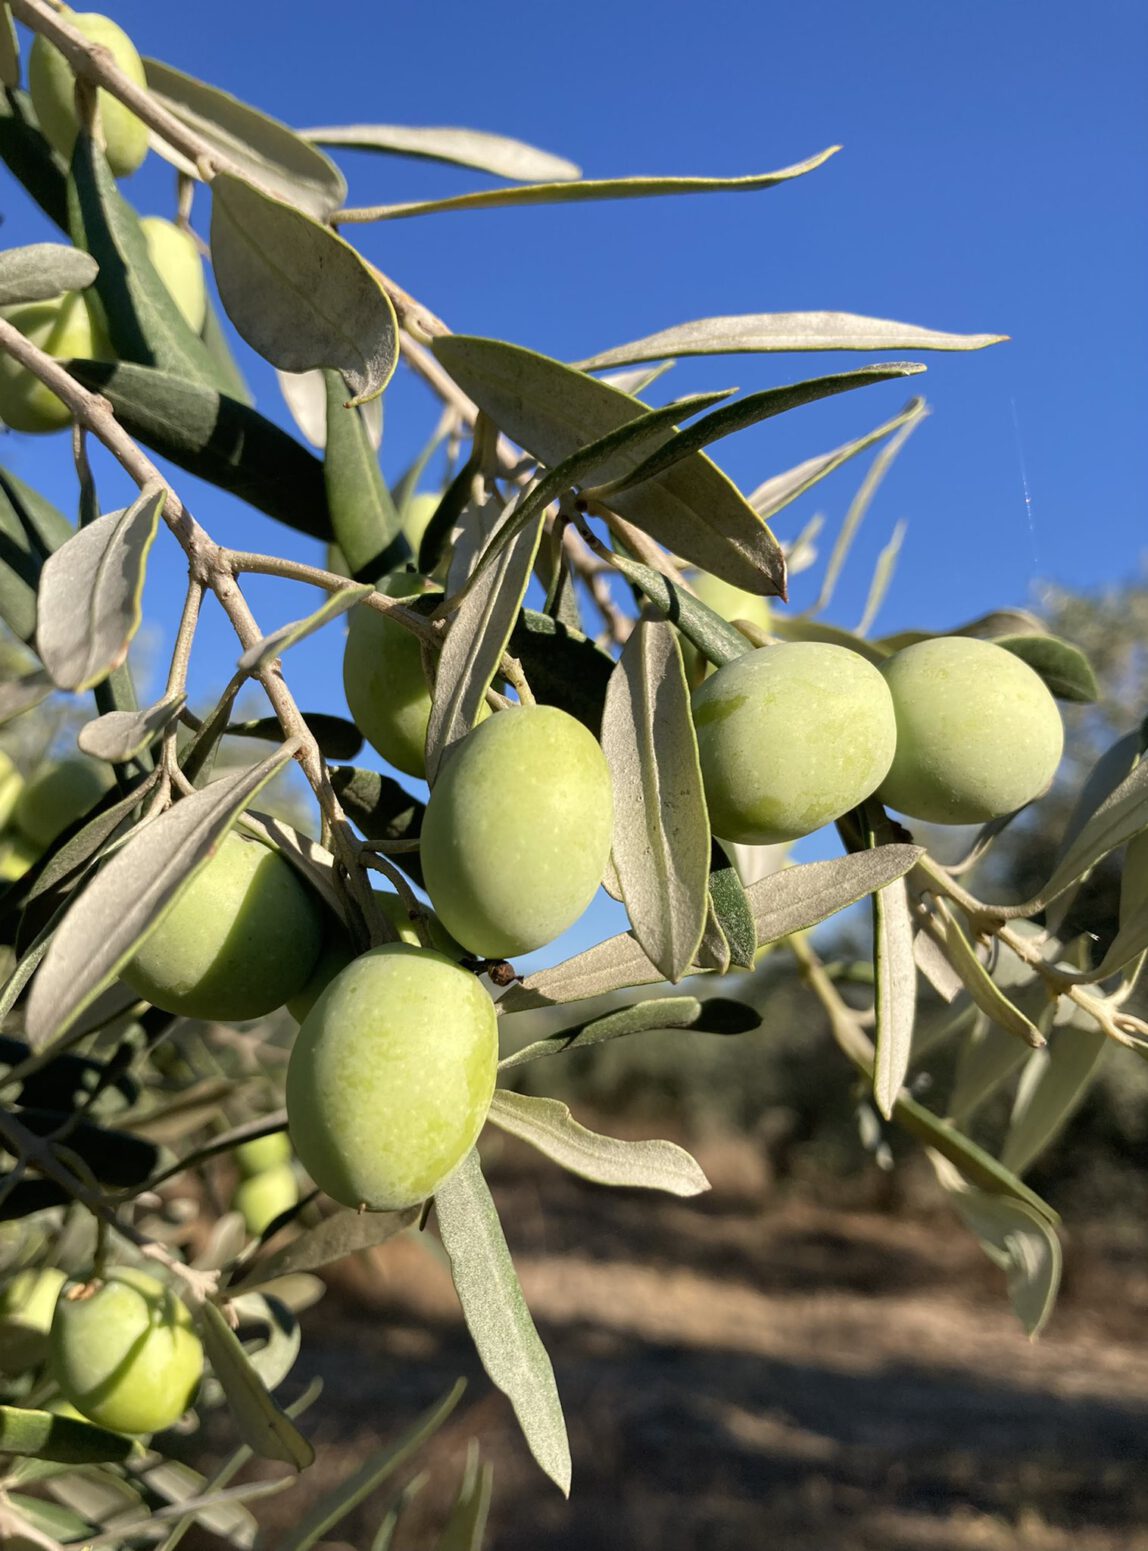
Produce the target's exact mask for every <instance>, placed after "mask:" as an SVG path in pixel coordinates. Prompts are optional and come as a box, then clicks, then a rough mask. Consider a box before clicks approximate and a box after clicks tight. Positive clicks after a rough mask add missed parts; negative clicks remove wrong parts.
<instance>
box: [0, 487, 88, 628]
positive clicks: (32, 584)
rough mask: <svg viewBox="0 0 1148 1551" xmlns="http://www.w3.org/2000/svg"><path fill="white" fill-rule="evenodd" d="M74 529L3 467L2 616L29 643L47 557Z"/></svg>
mask: <svg viewBox="0 0 1148 1551" xmlns="http://www.w3.org/2000/svg"><path fill="white" fill-rule="evenodd" d="M73 531H74V529H73V527H72V524H71V523H70V522H69V521H68V519H67V518H66V517H65V516H64V515H63V513H61V512H59V511H57V510H56V508H55V507H54V506H53V505H52V503H51V502H50V501H46V500H45V499H44V497H43V496H42V495H40V493H39V492H38V491H36V490H33V489H32V487H31V486H30V485H26V484H25V483H24V482H23V480H21V479H17V478H16V476H15V474H12V473H10V472H9V471H8V470H7V469H5V468H0V619H3V621H4V623H5V624H6V625H7V626H8V627H9V629H11V630H12V631H13V633H14V634H15V635H17V636H18V637H19V638H20V640H21V641H23V642H25V643H26V644H28V645H30V644H31V642H32V639H33V637H34V635H35V633H36V592H37V589H38V587H39V585H40V572H41V570H42V569H43V565H44V561H45V560H46V559H47V558H48V556H49V555H50V554H51V553H52V552H53V550H56V549H59V547H60V545H61V544H63V543H65V542H66V541H67V540H68V539H69V538H71V536H72V533H73Z"/></svg>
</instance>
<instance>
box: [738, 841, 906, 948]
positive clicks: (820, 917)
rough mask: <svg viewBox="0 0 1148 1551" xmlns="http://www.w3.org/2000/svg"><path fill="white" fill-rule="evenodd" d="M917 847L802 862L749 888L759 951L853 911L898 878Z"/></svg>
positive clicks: (883, 848)
mask: <svg viewBox="0 0 1148 1551" xmlns="http://www.w3.org/2000/svg"><path fill="white" fill-rule="evenodd" d="M923 854H924V853H923V851H922V848H921V847H920V846H912V845H885V846H875V847H874V848H873V849H872V850H871V851H858V852H855V853H854V854H853V855H851V856H839V857H835V858H834V859H833V860H832V861H828V862H805V863H803V864H801V865H800V866H797V867H783V868H782V869H781V871H780V872H775V873H773V874H772V875H771V876H770V877H767V878H762V879H760V880H759V882H757V883H752V884H750V886H749V888H748V889H746V891H745V892H746V898H747V899H748V900H749V904H750V908H751V910H752V911H753V919H754V925H755V927H756V929H757V941H758V944H759V945H760V946H764V945H765V944H766V943H770V942H777V941H778V940H779V939H780V938H782V937H789V936H791V935H792V934H793V933H794V932H803V931H805V930H806V929H807V928H808V927H810V926H816V925H817V923H818V922H819V921H825V920H827V919H828V918H829V917H830V916H832V915H836V914H837V912H838V911H839V910H844V909H845V908H846V907H847V906H848V905H854V904H856V903H857V901H858V900H859V899H864V898H865V896H866V895H867V894H872V893H873V892H874V891H875V890H876V889H882V888H885V887H886V886H887V885H888V884H890V883H893V882H895V881H896V880H897V879H898V878H903V877H904V876H905V874H906V873H907V872H908V871H909V869H910V868H911V867H913V866H914V865H915V864H916V863H917V861H918V860H919V859H920V857H921V856H922V855H923Z"/></svg>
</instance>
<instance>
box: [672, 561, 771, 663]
mask: <svg viewBox="0 0 1148 1551" xmlns="http://www.w3.org/2000/svg"><path fill="white" fill-rule="evenodd" d="M687 580H688V582H689V584H690V586H691V587H692V588H693V589H694V591H695V592H696V593H697V595H698V597H699V598H700V599H701V601H702V602H703V603H704V604H705V605H706V607H707V608H710V609H712V610H713V611H714V613H715V614H718V615H720V616H721V618H722V619H725V620H728V621H729V623H730V624H732V623H733V621H734V620H735V619H744V620H747V621H748V622H749V623H750V624H751V625H758V626H759V627H760V628H761V629H762V630H770V629H771V628H772V625H773V613H772V610H771V609H770V606H769V599H768V598H761V597H758V596H757V595H756V594H755V593H752V592H743V591H742V589H741V588H740V587H735V586H734V585H733V583H732V582H723V581H722V579H721V577H720V576H711V575H710V573H709V572H708V571H697V572H694V573H691V574H690V575H689V576H688V577H687ZM681 642H682V659H683V661H684V662H685V665H686V677H687V678H688V679H689V681H690V683H691V684H697V683H699V682H700V681H701V680H702V679H703V678H705V677H706V676H707V675H708V674H710V673H712V672H713V671H714V667H713V664H712V663H711V662H708V661H707V660H706V659H705V658H704V657H703V656H702V654H701V653H700V652H699V651H698V649H697V647H696V646H694V644H693V643H692V642H691V641H688V640H687V639H686V637H685V636H682V638H681Z"/></svg>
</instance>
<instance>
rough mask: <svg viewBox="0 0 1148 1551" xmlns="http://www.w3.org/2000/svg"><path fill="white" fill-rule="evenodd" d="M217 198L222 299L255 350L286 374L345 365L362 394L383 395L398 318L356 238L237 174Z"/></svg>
mask: <svg viewBox="0 0 1148 1551" xmlns="http://www.w3.org/2000/svg"><path fill="white" fill-rule="evenodd" d="M211 196H212V197H211V257H212V264H213V266H214V269H215V280H216V284H217V286H218V288H219V299H220V301H221V302H222V303H223V307H224V311H225V312H226V313H227V315H228V317H229V318H230V319H231V321H232V323H234V324H235V327H236V328H237V329H238V331H239V333H240V334H241V335H242V336H243V338H244V339H245V340H246V341H247V343H248V344H249V345H250V346H251V347H252V349H253V350H257V351H258V352H259V354H260V355H261V356H263V358H264V359H265V360H267V361H270V362H271V364H272V366H277V367H279V368H280V369H281V370H282V371H285V372H303V371H307V370H308V369H309V368H312V367H320V366H322V367H329V368H331V370H333V371H338V372H341V373H342V374H343V376H344V377H345V378H346V379H347V382H348V383H349V384H350V386H351V390H352V392H353V393H354V394H355V399H354V401H353V402H356V403H358V402H362V401H364V400H366V399H371V398H374V397H376V396H377V395H378V394H380V393H381V392H382V391H383V389H384V388H385V387H386V385H387V383H388V382H389V381H390V380H391V375H392V373H393V372H394V369H395V363H396V362H397V360H398V352H399V345H398V324H397V322H396V320H395V309H394V308H393V307H392V305H391V301H390V298H389V297H388V295H387V293H386V292H385V291H384V290H383V288H382V286H381V284H380V283H379V280H378V279H377V277H376V276H375V275H374V274H373V273H372V271H371V270H370V268H369V267H368V266H367V264H366V263H364V261H363V260H362V259H361V258H360V257H359V255H358V253H356V252H355V250H354V248H352V247H351V245H350V243H349V242H345V241H344V240H343V238H342V237H339V236H337V235H336V234H335V233H334V232H333V231H332V230H331V229H330V227H327V226H320V225H319V223H318V222H317V221H315V220H312V218H311V217H310V216H308V215H304V213H303V212H302V211H301V210H298V209H296V208H295V207H294V206H292V205H289V204H285V203H284V202H283V201H282V200H280V199H273V198H272V197H271V196H270V195H269V194H265V193H263V192H261V191H260V190H259V189H257V188H255V187H254V186H253V185H252V184H250V183H246V182H244V180H243V179H242V178H236V177H233V176H232V175H231V174H229V173H220V174H219V175H218V176H217V177H216V178H215V180H214V181H213V183H212V185H211Z"/></svg>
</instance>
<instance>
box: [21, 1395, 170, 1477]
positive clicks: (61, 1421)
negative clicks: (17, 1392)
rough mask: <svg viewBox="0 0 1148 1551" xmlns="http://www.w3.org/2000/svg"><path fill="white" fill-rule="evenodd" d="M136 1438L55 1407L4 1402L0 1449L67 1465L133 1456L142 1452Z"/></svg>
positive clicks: (94, 1462) (93, 1463) (117, 1459)
mask: <svg viewBox="0 0 1148 1551" xmlns="http://www.w3.org/2000/svg"><path fill="white" fill-rule="evenodd" d="M139 1447H140V1446H139V1444H138V1443H137V1441H136V1440H135V1439H134V1438H126V1437H125V1436H124V1435H123V1433H114V1432H108V1431H107V1429H106V1428H103V1427H95V1426H93V1425H92V1424H91V1423H90V1422H78V1421H76V1420H74V1419H73V1418H72V1417H70V1416H57V1415H56V1413H55V1412H54V1411H28V1410H24V1409H23V1408H22V1407H20V1406H0V1453H3V1454H31V1455H34V1456H35V1457H36V1458H37V1459H45V1460H56V1461H58V1462H60V1463H61V1464H66V1465H95V1464H101V1463H103V1462H106V1461H113V1460H114V1461H117V1462H118V1461H120V1460H126V1459H130V1458H131V1457H132V1455H133V1454H136V1453H138V1452H139Z"/></svg>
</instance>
